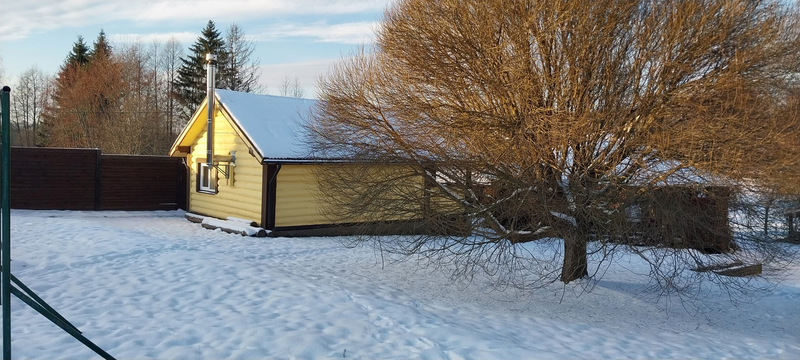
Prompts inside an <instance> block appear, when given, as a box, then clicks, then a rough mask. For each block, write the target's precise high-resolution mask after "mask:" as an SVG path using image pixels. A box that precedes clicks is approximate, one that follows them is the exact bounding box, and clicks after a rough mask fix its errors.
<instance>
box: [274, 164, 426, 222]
mask: <svg viewBox="0 0 800 360" xmlns="http://www.w3.org/2000/svg"><path fill="white" fill-rule="evenodd" d="M318 166H330V165H283V166H282V167H281V170H280V171H279V172H278V184H277V196H276V204H275V226H276V227H291V226H310V225H323V224H330V223H331V222H332V221H331V217H330V216H325V214H324V213H323V211H324V210H323V209H324V207H323V206H322V203H321V202H322V201H325V200H324V198H323V197H322V196H321V195H320V190H319V185H318V181H324V179H317V178H316V176H315V175H314V173H313V170H314V169H315V167H318ZM337 166H340V165H337ZM381 169H385V167H384V165H376V166H375V168H374V175H375V176H381ZM417 179H418V180H419V184H418V185H417V187H418V188H419V191H420V192H421V191H422V178H417ZM388 195H389V196H391V194H388ZM397 196H400V195H397ZM421 215H422V211H421V208H420V209H417V208H413V209H409V211H408V215H407V216H406V215H399V216H398V215H397V214H393V215H386V216H383V218H382V219H381V220H382V221H396V220H412V219H415V218H418V217H421ZM379 216H381V215H379ZM364 221H367V220H366V219H344V218H343V219H339V220H338V221H335V223H340V224H351V223H361V222H364Z"/></svg>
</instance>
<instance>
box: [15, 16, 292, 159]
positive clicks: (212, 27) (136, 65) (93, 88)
mask: <svg viewBox="0 0 800 360" xmlns="http://www.w3.org/2000/svg"><path fill="white" fill-rule="evenodd" d="M254 51H255V43H254V42H253V40H251V39H250V38H248V37H247V36H246V34H245V32H244V30H243V29H242V28H241V27H240V26H239V25H237V24H235V23H234V24H231V25H230V26H229V27H228V28H227V30H226V31H225V33H224V34H223V33H222V32H220V31H219V30H218V29H217V27H216V24H215V23H214V22H213V21H209V22H208V23H207V24H206V26H205V28H203V30H202V32H201V35H200V36H199V37H198V38H197V40H196V41H195V42H194V43H193V44H191V46H190V47H189V48H188V50H187V49H185V48H184V46H183V44H181V42H180V41H178V40H177V39H175V38H174V37H173V38H171V39H169V40H168V41H166V42H159V41H153V42H150V43H144V42H142V41H140V40H135V41H121V42H119V43H115V44H112V43H111V42H110V41H109V39H108V38H107V36H106V34H105V32H104V31H102V30H101V31H100V33H99V34H98V36H97V38H96V39H95V40H94V41H93V42H92V43H91V44H88V43H87V42H86V41H85V40H84V38H83V37H82V36H78V38H77V40H76V41H75V42H74V44H73V46H72V49H71V51H70V52H69V54H67V56H66V59H65V60H64V63H63V64H62V65H61V66H60V68H59V70H58V72H57V73H56V74H55V75H54V76H51V75H49V74H47V73H46V72H45V71H43V70H42V69H40V68H39V67H38V66H32V67H31V68H29V69H28V70H26V71H24V72H23V73H22V74H20V76H19V77H18V78H17V81H16V84H14V85H15V86H14V87H13V91H12V104H11V106H12V111H11V116H12V141H13V145H16V146H46V147H70V148H74V147H78V148H100V149H102V150H103V152H106V153H118V154H147V155H150V154H159V155H162V154H165V153H166V152H167V150H168V149H169V146H170V145H172V142H173V141H174V139H175V138H176V137H177V135H178V133H179V132H180V131H181V129H182V128H183V127H184V125H185V124H186V122H187V121H188V120H189V118H190V117H191V115H192V114H193V112H194V111H195V110H196V109H197V107H198V106H199V104H200V103H201V102H202V101H203V98H204V97H205V91H206V73H205V69H204V65H205V54H206V53H209V52H211V53H214V54H216V55H217V59H218V75H217V83H216V87H217V88H223V89H229V90H236V91H243V92H256V93H261V92H264V91H265V89H264V88H263V87H262V85H261V84H260V82H259V80H260V79H259V78H260V75H261V72H260V61H259V59H258V58H256V57H255V56H254ZM294 81H295V82H294V83H292V82H291V80H290V79H289V78H288V77H287V78H286V79H285V80H284V83H285V84H284V85H282V87H281V88H280V89H279V92H280V93H281V95H285V96H297V97H301V96H302V95H303V94H302V89H301V88H300V86H299V84H298V83H297V79H296V78H295V79H294Z"/></svg>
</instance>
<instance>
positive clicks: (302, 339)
mask: <svg viewBox="0 0 800 360" xmlns="http://www.w3.org/2000/svg"><path fill="white" fill-rule="evenodd" d="M11 255H12V259H13V261H12V271H13V273H14V274H15V275H16V276H17V277H18V278H20V280H22V281H23V282H24V283H26V284H27V285H28V286H30V287H31V288H33V289H34V290H35V291H36V292H37V293H38V294H39V295H40V296H41V297H43V298H44V299H45V300H46V301H47V302H48V303H49V304H50V305H52V306H53V307H54V308H55V309H56V310H58V311H59V312H61V314H62V315H64V316H65V317H66V318H67V319H68V320H70V321H71V322H72V323H73V324H75V325H76V326H77V327H78V328H79V329H81V330H82V331H83V332H84V335H85V336H86V337H88V338H89V339H90V340H92V341H93V342H95V343H96V344H98V345H99V346H100V347H102V348H103V349H104V350H106V351H108V352H109V353H110V354H111V355H113V356H115V357H116V358H118V359H264V358H269V359H322V358H327V359H341V358H353V359H390V358H391V359H398V358H399V359H406V358H413V359H577V358H588V359H597V358H612V359H620V358H658V359H665V358H681V359H682V358H704V359H722V358H734V359H767V358H777V359H800V275H798V274H800V273H798V271H797V270H798V269H791V270H793V271H794V273H793V274H792V275H791V276H790V277H789V279H788V281H786V282H785V283H784V284H783V285H781V286H779V287H778V288H777V289H775V291H774V292H773V293H770V294H766V295H764V296H763V297H761V298H760V299H757V300H756V301H755V302H753V303H750V304H742V305H739V306H738V307H734V306H733V305H731V304H730V303H729V302H728V300H727V298H726V297H725V296H724V295H712V296H711V297H709V298H708V299H706V300H705V303H704V307H705V310H704V312H703V313H702V314H696V313H688V312H686V311H685V310H683V308H682V307H681V305H680V304H677V303H674V302H673V303H665V302H664V301H661V302H655V301H653V300H652V299H646V298H643V297H642V296H641V294H640V292H641V289H642V288H643V287H644V286H645V283H646V278H643V277H640V276H637V275H634V274H632V273H631V272H630V271H628V270H625V268H631V267H635V266H636V264H635V261H633V260H629V262H632V263H628V264H623V265H625V266H612V267H611V268H610V269H609V270H608V272H607V273H606V274H605V277H604V278H603V280H602V281H600V282H599V283H597V285H596V287H595V288H594V289H593V291H592V292H590V293H584V294H582V295H581V296H580V297H577V298H576V297H575V295H574V294H573V292H575V291H579V289H580V288H579V287H574V286H573V285H569V286H567V287H566V288H565V287H564V286H563V284H559V283H555V284H553V286H552V288H547V289H543V290H542V291H540V292H537V293H535V294H533V295H530V294H524V293H521V292H518V291H514V290H507V291H503V292H498V291H489V290H488V289H490V287H489V286H488V285H487V284H486V283H482V282H481V281H477V282H474V283H472V284H471V285H470V286H468V287H464V286H458V285H451V284H450V282H449V281H448V279H447V277H446V276H444V275H443V274H441V273H439V272H435V271H430V270H416V271H415V268H414V267H413V264H412V263H397V264H390V265H388V266H387V267H385V268H383V269H382V268H381V266H380V260H379V258H378V257H376V254H375V253H374V252H373V251H372V250H371V249H369V248H358V249H346V248H343V247H342V246H341V245H340V243H339V242H338V241H337V240H336V239H333V238H298V239H288V238H276V239H271V238H244V237H241V236H238V235H230V234H225V233H222V232H220V231H209V230H205V229H202V228H200V226H199V225H197V224H193V223H190V222H188V221H186V220H185V219H184V218H183V213H182V212H179V211H173V212H71V211H25V210H14V211H13V212H12V253H11ZM623 261H625V260H623ZM564 291H566V294H565V293H564ZM12 312H13V313H12V329H11V330H12V340H13V342H12V355H13V356H14V358H16V359H88V358H98V357H97V356H96V355H94V353H93V352H91V351H90V350H88V349H87V348H85V347H84V346H83V345H82V344H80V343H79V342H78V341H76V340H74V339H73V338H71V337H70V336H69V335H67V334H66V333H64V332H63V331H62V330H60V329H59V328H57V327H56V326H55V325H52V324H51V323H50V322H49V321H47V320H46V319H45V318H44V317H42V316H40V315H39V314H38V313H36V312H35V311H33V310H32V309H31V308H29V307H27V306H26V305H25V304H23V303H22V302H21V301H19V300H17V299H16V298H14V300H13V301H12Z"/></svg>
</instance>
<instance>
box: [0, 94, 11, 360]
mask: <svg viewBox="0 0 800 360" xmlns="http://www.w3.org/2000/svg"><path fill="white" fill-rule="evenodd" d="M10 97H11V88H10V87H8V86H4V87H3V91H2V93H0V111H2V121H3V124H2V129H0V131H2V139H1V140H0V141H2V155H1V156H0V198H2V201H1V202H0V206H2V214H1V215H2V216H0V217H2V224H0V227H2V229H1V230H0V236H2V241H3V249H2V259H1V260H0V263H1V264H2V267H3V269H2V273H3V278H2V293H3V294H2V302H3V305H2V307H3V360H11V201H9V197H10V194H11V191H10V190H9V188H10V187H11V184H10V181H9V180H10V179H11V176H10V174H9V173H10V172H11V166H10V165H11V146H10V143H11V134H10V133H11V116H10V113H9V108H10V106H9V104H10V101H9V98H10Z"/></svg>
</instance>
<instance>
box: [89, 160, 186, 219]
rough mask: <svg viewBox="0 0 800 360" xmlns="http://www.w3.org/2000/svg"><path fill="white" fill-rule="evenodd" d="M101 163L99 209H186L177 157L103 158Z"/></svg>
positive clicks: (179, 161) (181, 164)
mask: <svg viewBox="0 0 800 360" xmlns="http://www.w3.org/2000/svg"><path fill="white" fill-rule="evenodd" d="M101 164H102V165H101V173H102V176H101V185H100V210H175V209H178V208H185V207H186V206H185V205H184V204H182V203H181V201H180V198H181V195H182V193H184V192H185V190H184V189H185V188H186V184H185V182H186V180H185V176H181V174H184V173H185V171H182V169H183V163H182V162H181V159H180V158H171V157H166V156H133V155H103V156H101ZM183 197H185V195H184V196H183Z"/></svg>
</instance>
